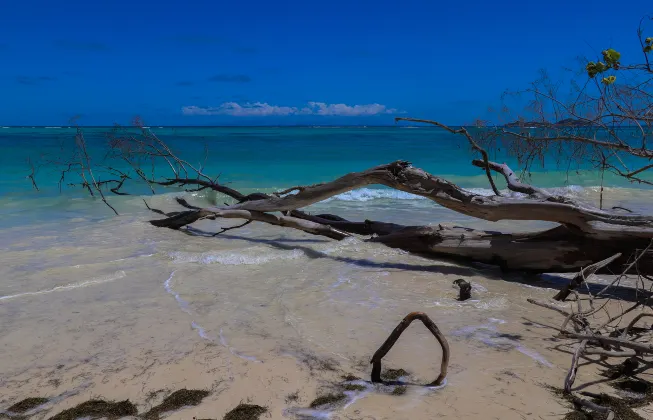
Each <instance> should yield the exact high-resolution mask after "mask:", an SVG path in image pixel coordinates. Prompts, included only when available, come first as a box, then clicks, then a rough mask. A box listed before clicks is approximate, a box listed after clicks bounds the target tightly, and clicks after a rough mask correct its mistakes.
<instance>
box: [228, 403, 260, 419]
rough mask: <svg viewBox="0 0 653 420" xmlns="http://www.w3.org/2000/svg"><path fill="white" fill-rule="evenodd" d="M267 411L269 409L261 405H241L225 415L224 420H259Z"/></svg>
mask: <svg viewBox="0 0 653 420" xmlns="http://www.w3.org/2000/svg"><path fill="white" fill-rule="evenodd" d="M267 411H268V409H267V408H265V407H261V406H260V405H255V404H243V403H240V404H238V405H237V406H236V408H234V409H233V410H231V411H230V412H228V413H227V414H225V415H224V418H223V420H258V419H259V417H261V415H262V414H263V413H266V412H267Z"/></svg>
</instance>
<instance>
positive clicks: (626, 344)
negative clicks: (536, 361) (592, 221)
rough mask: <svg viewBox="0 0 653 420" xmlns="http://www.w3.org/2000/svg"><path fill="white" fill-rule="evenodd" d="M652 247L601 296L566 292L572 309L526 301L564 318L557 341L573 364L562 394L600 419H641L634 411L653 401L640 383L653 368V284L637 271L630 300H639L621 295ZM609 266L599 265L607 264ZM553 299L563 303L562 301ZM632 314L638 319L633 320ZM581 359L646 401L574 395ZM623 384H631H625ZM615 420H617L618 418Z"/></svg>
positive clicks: (584, 393) (648, 387)
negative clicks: (631, 273)
mask: <svg viewBox="0 0 653 420" xmlns="http://www.w3.org/2000/svg"><path fill="white" fill-rule="evenodd" d="M651 245H653V241H651V242H650V243H649V246H648V247H647V248H646V249H644V250H642V251H639V252H636V253H634V254H632V255H631V256H630V257H631V263H630V264H629V265H628V266H627V267H626V268H625V269H624V271H623V272H622V273H621V274H620V275H619V276H616V278H615V279H614V280H613V281H612V282H611V283H610V284H609V285H607V286H606V287H605V288H603V289H602V290H601V291H599V292H597V293H595V294H592V293H591V292H589V291H588V292H587V294H586V295H585V297H583V298H581V296H580V295H579V294H578V293H577V292H576V291H575V290H573V289H572V290H568V291H567V295H573V296H574V300H573V301H571V302H570V303H569V308H568V309H566V308H562V307H560V306H559V305H555V304H553V303H548V302H541V301H537V300H534V299H529V300H528V301H529V302H530V303H532V304H534V305H537V306H541V307H544V308H547V309H551V310H554V311H555V312H557V313H559V314H560V315H562V316H563V317H564V319H563V321H562V322H561V325H560V327H559V328H558V333H557V337H556V338H558V339H561V340H565V341H567V344H566V347H567V348H570V349H572V350H571V353H572V358H571V364H570V368H569V371H568V373H567V376H566V378H565V381H564V386H563V393H564V394H565V397H566V398H567V399H568V400H570V401H571V402H573V404H574V405H575V406H576V407H577V408H579V409H584V410H590V411H593V412H597V413H602V414H603V415H605V416H606V417H605V418H616V419H618V418H623V419H626V418H628V419H630V418H641V417H639V416H638V415H637V414H635V413H633V412H632V411H630V408H635V407H641V406H644V405H646V404H649V403H650V402H651V401H652V399H653V398H652V395H653V394H651V391H652V390H653V384H651V383H650V382H647V381H646V380H645V379H641V378H638V377H637V375H639V374H642V373H644V372H645V371H646V370H647V369H648V368H649V366H651V363H652V362H653V341H652V340H653V329H652V328H651V326H650V325H649V326H645V322H646V321H647V320H648V319H650V318H651V317H653V299H652V298H653V278H652V277H650V276H648V275H644V274H642V273H640V272H638V270H635V275H634V276H630V279H629V280H630V282H631V284H629V285H628V287H629V288H630V289H632V292H634V293H631V296H635V299H634V301H632V302H630V303H629V304H626V303H627V302H625V301H624V300H621V298H620V297H619V294H618V291H617V288H618V287H620V286H621V285H622V283H623V282H624V281H625V279H626V277H627V275H626V273H627V272H629V271H631V269H632V268H633V267H637V265H638V262H639V261H641V260H642V259H643V258H645V256H646V255H647V251H648V250H649V249H650V247H651ZM616 258H618V255H615V256H613V257H612V259H613V260H614V259H616ZM608 261H609V260H605V261H602V262H601V263H600V264H607V263H608ZM592 269H594V268H592ZM583 271H584V270H581V271H580V272H579V273H578V276H580V277H583V278H584V277H585V275H586V274H584V273H583ZM554 299H556V300H559V296H556V297H554ZM634 314H637V315H635V316H633V315H634ZM649 324H650V323H649ZM581 359H586V360H587V361H588V362H590V363H591V362H594V363H597V364H601V365H603V366H604V367H605V368H606V369H605V371H604V375H605V376H607V377H608V378H609V380H610V382H611V383H612V384H613V385H615V386H616V387H621V388H624V389H626V390H631V391H632V389H629V388H628V387H629V386H632V385H633V384H636V385H638V386H639V389H636V391H639V392H640V393H642V394H643V395H641V396H640V397H641V398H639V399H625V400H619V399H615V397H609V396H606V395H605V394H596V393H592V392H588V391H581V390H580V389H583V388H584V387H579V388H578V389H575V388H574V383H575V381H576V376H577V372H578V369H579V366H580V361H581ZM622 359H625V361H624V362H623V363H618V364H616V365H615V364H610V361H612V360H622ZM624 378H628V379H627V380H626V381H624ZM644 394H646V395H644ZM586 397H589V398H590V399H588V398H586ZM615 414H616V415H618V416H619V417H615ZM622 416H623V417H622ZM602 418H603V417H602Z"/></svg>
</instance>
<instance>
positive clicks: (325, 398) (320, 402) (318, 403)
mask: <svg viewBox="0 0 653 420" xmlns="http://www.w3.org/2000/svg"><path fill="white" fill-rule="evenodd" d="M345 399H347V396H346V395H345V394H343V393H338V394H326V395H322V396H320V397H317V398H316V399H314V400H313V402H311V404H310V407H311V408H318V407H322V406H324V405H329V404H336V403H339V402H341V401H344V400H345Z"/></svg>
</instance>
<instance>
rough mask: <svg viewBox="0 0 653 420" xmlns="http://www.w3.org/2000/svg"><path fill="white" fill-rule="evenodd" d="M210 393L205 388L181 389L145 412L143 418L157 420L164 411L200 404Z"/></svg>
mask: <svg viewBox="0 0 653 420" xmlns="http://www.w3.org/2000/svg"><path fill="white" fill-rule="evenodd" d="M209 394H210V392H209V391H205V390H197V389H180V390H179V391H175V392H173V393H172V394H170V395H169V396H168V397H166V398H165V399H164V400H163V401H162V402H161V404H159V405H157V406H156V407H152V408H151V409H150V411H148V412H147V413H145V414H143V418H144V419H145V420H157V419H159V417H160V416H161V414H163V413H167V412H169V411H175V410H179V409H180V408H182V407H189V406H196V405H199V404H200V403H201V402H202V400H203V399H204V398H206V397H207V396H208V395H209Z"/></svg>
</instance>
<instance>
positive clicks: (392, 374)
mask: <svg viewBox="0 0 653 420" xmlns="http://www.w3.org/2000/svg"><path fill="white" fill-rule="evenodd" d="M408 375H410V373H408V372H406V371H405V370H403V369H388V370H386V371H385V372H383V373H382V374H381V378H383V379H385V380H386V381H396V380H397V379H399V378H401V377H402V376H408Z"/></svg>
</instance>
